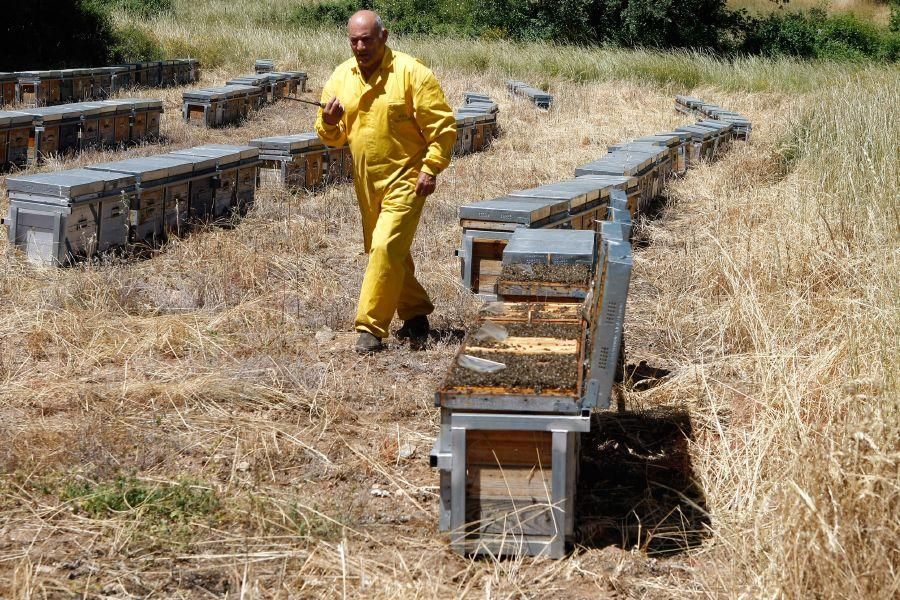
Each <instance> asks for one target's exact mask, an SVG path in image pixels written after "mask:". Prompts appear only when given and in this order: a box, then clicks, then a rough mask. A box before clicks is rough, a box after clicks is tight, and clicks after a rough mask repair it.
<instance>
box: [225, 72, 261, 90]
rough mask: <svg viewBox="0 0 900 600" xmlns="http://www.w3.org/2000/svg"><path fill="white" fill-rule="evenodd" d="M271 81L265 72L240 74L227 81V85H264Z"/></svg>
mask: <svg viewBox="0 0 900 600" xmlns="http://www.w3.org/2000/svg"><path fill="white" fill-rule="evenodd" d="M268 83H269V78H268V77H266V75H264V74H253V75H240V76H238V77H233V78H232V79H229V80H228V81H226V82H225V85H254V86H257V87H259V86H263V85H267V84H268Z"/></svg>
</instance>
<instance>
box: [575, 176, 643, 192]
mask: <svg viewBox="0 0 900 600" xmlns="http://www.w3.org/2000/svg"><path fill="white" fill-rule="evenodd" d="M575 179H589V180H591V181H596V182H597V183H598V184H599V185H603V189H608V188H619V189H626V190H627V189H631V188H635V187H637V184H638V180H637V179H636V178H635V177H627V176H623V175H602V174H584V175H578V176H577V177H575Z"/></svg>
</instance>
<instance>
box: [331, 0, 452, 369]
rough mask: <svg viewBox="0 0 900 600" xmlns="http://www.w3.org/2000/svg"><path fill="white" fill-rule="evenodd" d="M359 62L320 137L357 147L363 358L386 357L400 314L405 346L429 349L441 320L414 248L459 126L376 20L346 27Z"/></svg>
mask: <svg viewBox="0 0 900 600" xmlns="http://www.w3.org/2000/svg"><path fill="white" fill-rule="evenodd" d="M347 33H348V35H349V38H350V47H351V49H352V50H353V58H351V59H350V60H348V61H346V62H344V63H343V64H341V65H340V66H339V67H338V68H337V69H335V71H334V73H333V74H332V75H331V78H330V79H329V80H328V83H326V84H325V88H324V89H323V90H322V103H323V105H324V108H322V109H321V110H320V111H319V114H318V117H317V119H316V131H317V132H318V134H319V137H320V138H321V139H322V141H323V142H324V143H326V144H327V145H329V146H342V145H344V144H345V143H348V142H349V144H350V152H351V154H352V155H353V181H354V186H355V188H356V197H357V200H358V201H359V211H360V213H361V214H362V227H363V244H364V246H365V250H366V252H367V253H368V255H369V264H368V266H367V267H366V273H365V276H364V278H363V283H362V290H361V291H360V295H359V306H358V308H357V312H356V330H357V331H358V332H359V339H358V340H357V342H356V351H357V352H360V353H363V354H367V353H371V352H377V351H378V350H381V349H382V347H383V343H382V339H384V338H385V337H387V335H388V330H389V328H390V324H391V320H392V319H393V318H394V313H395V312H396V313H397V314H398V315H399V317H400V318H401V319H403V321H404V323H403V327H401V329H400V330H399V331H398V332H397V337H400V338H409V339H410V340H411V341H413V342H416V343H422V342H424V340H425V339H426V338H427V336H428V330H429V323H428V315H429V314H431V312H432V311H433V310H434V305H432V303H431V300H430V299H429V298H428V293H427V292H426V291H425V289H424V288H423V287H422V285H421V284H420V283H419V282H418V281H417V280H416V277H415V266H414V264H413V259H412V256H410V247H411V246H412V241H413V237H415V233H416V227H417V226H418V224H419V217H420V216H421V214H422V207H423V206H424V203H425V198H426V196H428V195H430V194H431V193H432V192H434V188H435V185H436V184H437V176H438V174H439V173H440V172H441V171H442V170H444V169H445V168H446V167H447V165H448V164H449V163H450V153H451V150H452V149H453V144H454V143H455V142H456V121H455V119H454V118H453V111H452V110H451V109H450V106H449V105H448V104H447V100H446V98H445V97H444V92H443V91H442V90H441V87H440V85H439V84H438V82H437V79H435V77H434V74H433V73H432V72H431V71H430V70H429V69H428V68H427V67H426V66H425V65H423V64H422V63H421V62H419V61H418V60H416V59H414V58H412V57H411V56H409V55H407V54H403V53H401V52H393V51H392V50H391V49H390V48H388V47H387V38H388V31H387V29H385V28H384V24H383V23H382V21H381V18H380V17H379V16H378V15H377V14H375V13H374V12H372V11H368V10H361V11H359V12H357V13H356V14H354V15H353V16H352V17H351V18H350V21H349V23H348V25H347Z"/></svg>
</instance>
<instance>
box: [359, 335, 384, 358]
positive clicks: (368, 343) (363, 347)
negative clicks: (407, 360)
mask: <svg viewBox="0 0 900 600" xmlns="http://www.w3.org/2000/svg"><path fill="white" fill-rule="evenodd" d="M383 349H384V344H383V343H382V342H381V338H379V337H376V336H374V335H372V334H371V333H369V332H368V331H360V332H359V338H358V339H357V340H356V352H357V353H359V354H375V353H376V352H379V351H381V350H383Z"/></svg>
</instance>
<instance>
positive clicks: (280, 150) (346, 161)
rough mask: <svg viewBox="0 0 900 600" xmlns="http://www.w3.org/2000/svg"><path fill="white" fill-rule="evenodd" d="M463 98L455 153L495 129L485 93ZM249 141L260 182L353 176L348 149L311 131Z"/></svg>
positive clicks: (308, 184)
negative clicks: (257, 152) (257, 161)
mask: <svg viewBox="0 0 900 600" xmlns="http://www.w3.org/2000/svg"><path fill="white" fill-rule="evenodd" d="M465 102H466V104H465V105H464V106H463V107H461V108H459V109H457V110H456V111H455V116H456V127H457V136H456V145H455V146H454V148H453V151H454V154H456V155H458V156H459V155H463V154H469V153H472V152H479V151H481V150H483V149H484V148H486V147H487V146H488V144H490V141H491V140H492V139H494V138H495V137H496V136H497V135H498V133H499V129H498V127H497V110H498V109H497V105H496V104H495V103H494V102H493V101H492V100H491V99H490V98H489V97H488V96H485V95H483V94H477V93H475V92H466V94H465ZM250 145H251V146H255V147H257V148H259V150H260V160H261V166H260V182H261V183H263V184H274V185H282V186H286V187H289V188H307V189H312V188H316V187H318V186H320V185H323V184H327V183H334V182H338V181H342V180H349V179H351V178H352V177H353V158H352V156H351V155H350V149H349V148H348V147H343V148H329V147H327V146H325V145H324V144H323V143H322V142H321V140H319V137H318V136H317V135H316V134H315V133H298V134H295V135H279V136H272V137H264V138H258V139H254V140H250Z"/></svg>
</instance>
